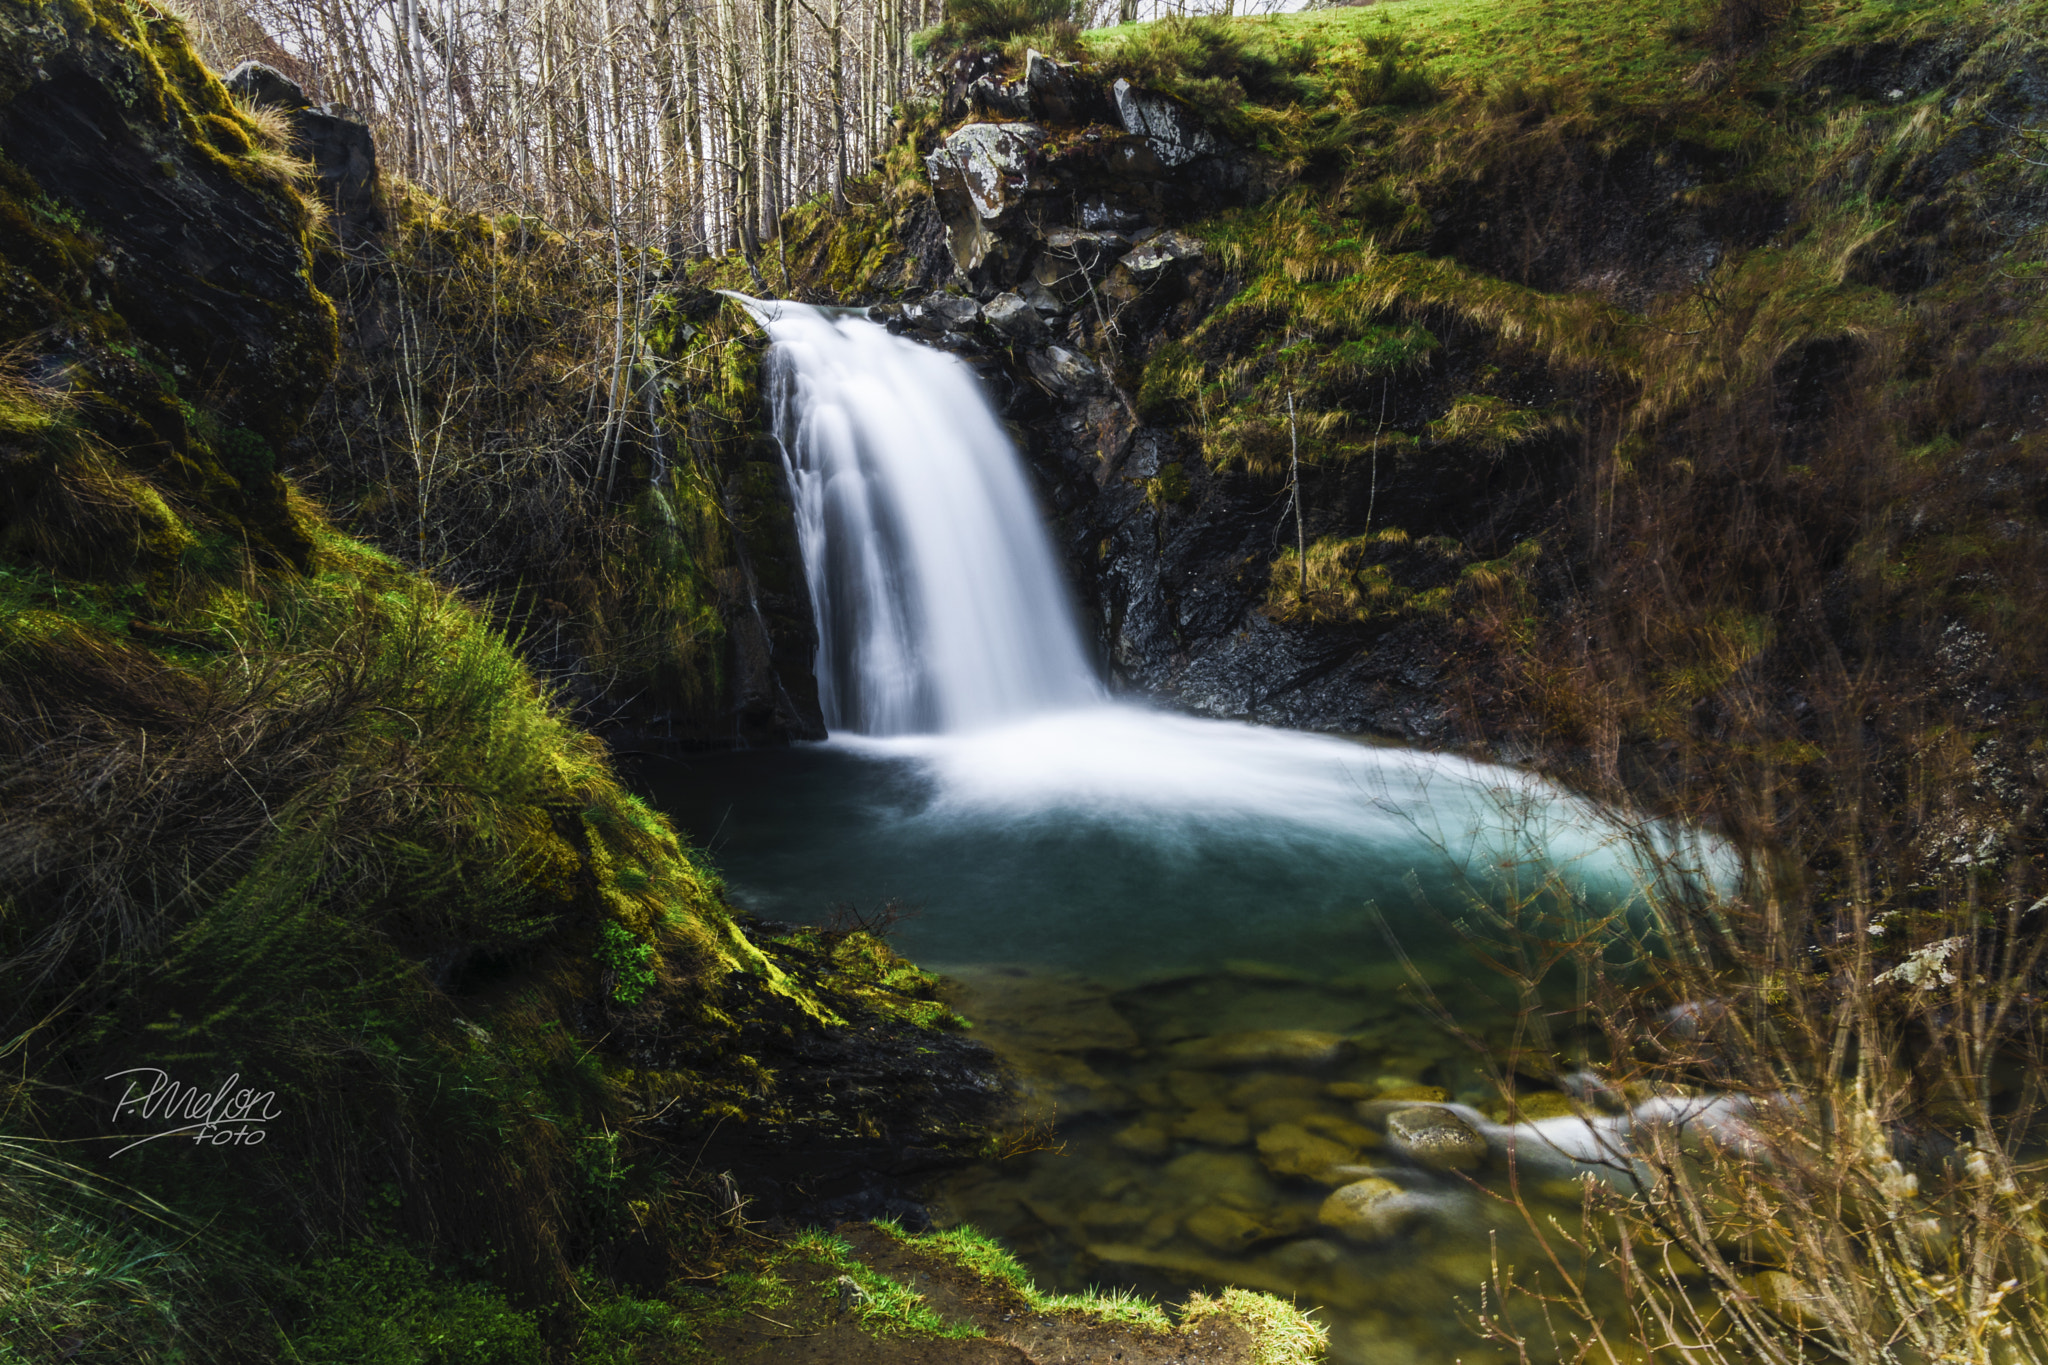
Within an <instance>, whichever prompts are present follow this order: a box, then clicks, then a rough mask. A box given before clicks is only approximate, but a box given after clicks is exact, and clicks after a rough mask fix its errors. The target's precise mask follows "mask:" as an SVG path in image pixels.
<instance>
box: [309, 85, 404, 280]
mask: <svg viewBox="0 0 2048 1365" xmlns="http://www.w3.org/2000/svg"><path fill="white" fill-rule="evenodd" d="M292 120H293V124H294V134H295V136H294V138H293V143H294V146H293V150H295V151H296V152H298V153H299V155H301V156H303V157H305V158H306V160H308V161H310V162H312V163H313V169H314V171H315V172H316V173H317V174H318V176H319V194H320V198H321V201H322V202H323V203H325V204H326V205H327V207H328V209H329V210H330V211H331V212H332V213H333V215H334V220H333V221H334V235H335V237H336V238H337V239H338V240H339V241H340V242H341V246H342V249H343V250H344V251H348V252H351V253H354V252H360V251H362V250H363V249H364V248H366V247H370V246H372V245H374V244H375V243H376V242H377V241H378V240H379V239H381V238H382V237H383V235H384V229H385V226H386V225H385V222H384V210H383V208H382V207H381V201H382V199H383V195H382V193H381V191H380V190H379V188H378V172H377V144H376V141H375V139H373V138H372V137H371V136H370V129H369V125H368V124H366V123H364V122H363V120H362V119H361V118H359V117H357V116H356V113H355V111H354V110H352V109H350V108H349V107H348V106H347V105H345V104H339V103H336V104H323V105H321V106H319V107H318V108H317V109H298V110H295V111H293V114H292Z"/></svg>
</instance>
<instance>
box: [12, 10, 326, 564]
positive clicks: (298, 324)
mask: <svg viewBox="0 0 2048 1365" xmlns="http://www.w3.org/2000/svg"><path fill="white" fill-rule="evenodd" d="M0 53H4V54H5V59H4V61H0V68H4V69H5V71H7V72H8V73H10V75H8V76H7V77H4V78H0V346H9V347H13V348H14V351H13V354H12V356H11V359H12V360H13V365H12V366H11V367H10V368H13V369H16V370H17V371H18V372H19V375H20V382H24V383H27V384H29V385H32V386H35V387H39V388H42V389H44V390H48V391H49V392H50V393H52V394H53V395H62V396H63V398H64V400H65V402H66V404H67V405H68V407H69V409H70V411H71V412H72V413H73V414H74V416H75V420H76V422H77V424H78V425H80V426H81V427H83V428H85V429H86V430H88V431H90V432H91V433H92V434H93V435H94V436H96V437H98V438H99V439H100V440H102V441H104V442H105V443H107V444H108V445H109V446H111V447H112V448H113V449H114V450H115V451H116V452H118V454H119V458H120V459H121V461H122V462H123V463H125V464H127V465H129V466H130V467H131V468H133V469H134V470H135V471H136V472H138V473H140V474H143V475H144V476H145V477H148V478H149V479H150V480H151V481H152V482H154V483H158V484H160V485H161V487H162V490H163V491H164V492H166V493H175V494H176V496H177V498H178V499H179V500H181V501H184V502H187V503H190V504H193V505H194V506H195V507H196V509H197V510H198V511H200V512H201V513H202V514H203V515H204V516H205V518H206V519H208V520H211V521H214V522H217V523H219V524H220V525H221V526H223V527H224V528H226V529H228V530H230V531H231V532H232V533H233V534H234V535H235V536H236V537H237V538H239V539H244V540H246V541H247V543H248V544H249V545H250V546H251V547H253V548H255V549H258V550H262V551H267V552H269V554H270V555H272V556H273V557H274V558H276V559H279V560H282V561H284V562H288V563H291V564H294V565H298V566H301V567H303V566H304V565H306V564H307V563H308V562H309V557H310V552H311V544H310V540H309V538H308V534H307V532H306V530H305V528H304V527H303V526H302V525H301V524H300V522H299V519H298V518H297V517H295V515H294V514H293V512H292V510H291V507H290V505H289V500H288V497H287V494H286V490H285V487H284V484H283V482H282V481H281V480H280V479H279V478H278V477H277V475H276V473H275V456H274V454H272V452H273V451H274V450H275V449H276V448H277V447H278V446H279V445H281V444H282V443H283V442H285V441H287V440H288V439H289V438H290V437H291V436H292V434H293V433H294V432H295V431H296V430H297V429H298V427H299V425H300V424H301V423H302V422H303V421H304V420H305V417H306V414H307V413H308V412H309V411H310V410H311V408H312V405H313V403H314V401H315V399H316V398H317V397H318V395H319V393H320V391H321V390H322V389H323V388H324V387H325V386H326V383H327V379H328V375H329V373H330V372H331V370H332V368H333V365H334V361H335V355H336V346H337V342H336V332H335V316H334V309H333V306H332V305H331V304H330V303H329V302H328V300H327V299H326V297H325V296H324V295H322V294H321V293H320V292H319V291H318V290H317V289H316V288H315V287H314V285H313V282H312V276H311V262H312V254H311V247H312V237H311V232H312V225H313V221H314V220H313V214H312V211H311V209H310V207H309V205H308V204H307V202H306V200H305V199H304V198H303V197H302V196H301V195H300V194H299V192H298V191H297V189H296V188H295V187H294V185H293V181H292V177H293V175H294V169H293V165H292V163H290V162H289V161H288V159H286V158H284V157H283V156H281V155H279V154H278V153H276V152H275V151H273V150H271V149H268V148H266V147H264V146H263V145H262V141H261V137H262V135H261V134H260V133H259V132H258V130H256V129H255V128H254V127H253V126H252V125H250V124H249V123H248V122H247V121H246V120H244V119H243V117H242V116H241V114H240V113H239V112H238V111H237V110H236V108H235V106H234V104H233V103H232V102H231V100H230V99H229V97H228V93H227V91H226V89H225V88H223V87H222V85H221V84H220V82H219V81H218V80H217V79H216V78H215V77H214V76H213V74H212V73H211V72H209V71H208V70H207V69H206V68H205V66H204V65H202V64H201V62H200V61H199V58H198V57H197V56H196V54H195V53H194V52H193V50H192V47H191V45H190V44H189V43H188V42H187V41H186V38H185V35H184V31H183V28H182V26H181V24H180V22H179V21H178V20H177V19H175V18H174V17H173V16H172V15H171V14H169V13H168V12H167V11H164V10H161V9H158V8H157V7H155V6H154V5H151V4H147V3H141V4H133V5H122V4H118V3H114V2H113V0H44V3H41V4H36V5H13V6H8V7H7V8H6V9H5V10H0ZM66 472H67V467H66V465H65V463H64V462H63V461H62V460H58V461H55V462H52V461H50V460H44V461H42V462H40V463H37V462H33V461H31V462H28V463H26V464H14V465H10V467H9V471H8V479H9V483H10V484H11V485H13V486H11V487H10V488H9V490H8V491H9V493H10V494H11V496H10V497H9V498H8V500H7V501H8V503H9V504H10V505H9V506H8V507H7V508H6V514H7V516H8V519H9V521H10V522H13V521H17V520H20V519H22V518H34V517H36V516H38V515H39V514H40V513H41V511H42V510H45V509H42V508H40V507H39V506H38V503H39V499H40V497H41V495H42V494H43V493H44V492H45V491H47V489H48V487H49V485H50V481H51V480H52V479H55V480H57V481H60V482H61V481H62V479H63V478H64V477H66ZM106 548H108V549H109V550H112V549H114V548H116V547H115V546H114V545H112V544H110V545H109V546H108V547H106Z"/></svg>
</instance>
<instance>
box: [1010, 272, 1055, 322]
mask: <svg viewBox="0 0 2048 1365" xmlns="http://www.w3.org/2000/svg"><path fill="white" fill-rule="evenodd" d="M1017 296H1018V297H1019V298H1021V299H1023V300H1024V302H1026V303H1028V304H1030V305H1031V306H1032V307H1033V308H1035V309H1037V310H1038V314H1039V316H1040V317H1048V318H1056V317H1058V316H1059V315H1060V314H1062V313H1064V312H1066V311H1067V305H1066V304H1064V303H1062V302H1060V300H1059V298H1058V296H1057V295H1055V294H1054V293H1053V292H1052V291H1051V290H1050V289H1047V288H1046V287H1045V286H1044V285H1042V284H1040V283H1039V282H1038V281H1037V280H1026V281H1024V283H1022V284H1020V285H1018V286H1017Z"/></svg>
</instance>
